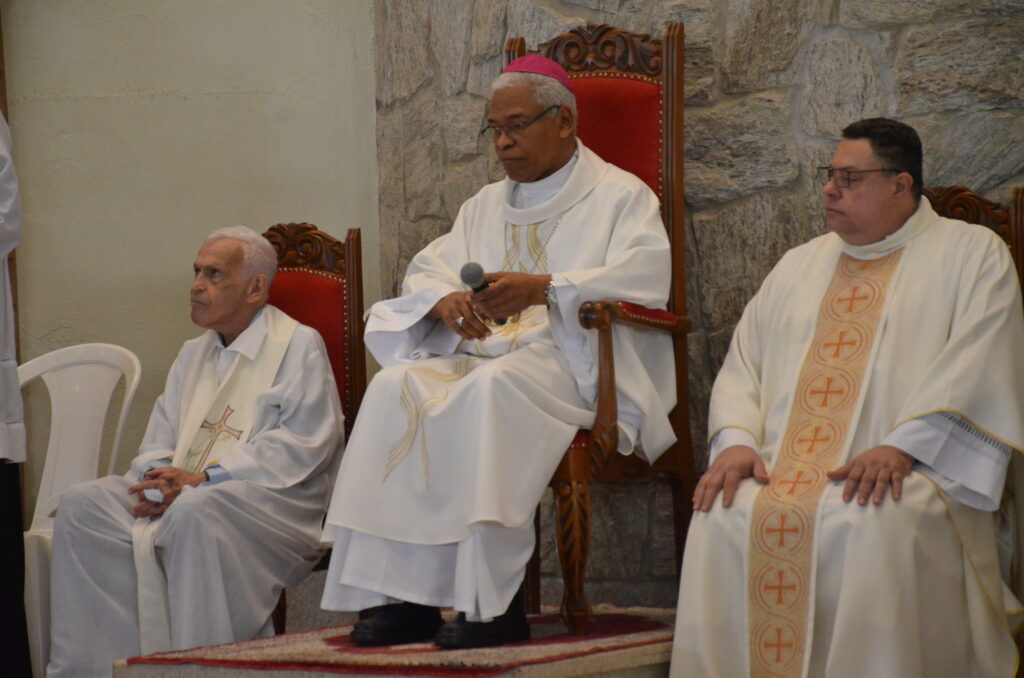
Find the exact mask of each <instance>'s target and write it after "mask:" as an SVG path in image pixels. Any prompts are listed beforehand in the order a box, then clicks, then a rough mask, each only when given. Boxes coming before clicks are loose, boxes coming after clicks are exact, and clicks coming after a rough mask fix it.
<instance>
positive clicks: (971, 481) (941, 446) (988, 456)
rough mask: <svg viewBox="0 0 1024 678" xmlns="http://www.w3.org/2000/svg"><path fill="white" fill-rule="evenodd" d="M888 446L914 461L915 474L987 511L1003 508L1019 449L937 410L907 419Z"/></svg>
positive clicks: (962, 501) (965, 502)
mask: <svg viewBox="0 0 1024 678" xmlns="http://www.w3.org/2000/svg"><path fill="white" fill-rule="evenodd" d="M882 442H883V444H884V445H892V446H893V447H896V448H899V449H900V450H903V451H904V452H906V453H907V454H909V455H910V456H912V457H914V459H916V460H917V462H918V463H916V464H914V470H916V471H920V472H921V473H924V474H925V475H926V476H928V477H929V478H931V479H932V480H934V481H935V483H936V484H937V485H938V486H939V487H941V488H942V491H943V492H945V493H946V494H948V495H949V496H950V497H952V498H953V499H955V500H956V501H959V502H960V503H962V504H965V505H967V506H970V507H972V508H976V509H980V510H982V511H995V510H997V509H998V508H999V502H1000V498H1001V497H1002V495H1003V485H1004V484H1005V482H1006V469H1007V465H1008V464H1009V463H1010V456H1011V454H1012V452H1013V450H1012V449H1011V448H1010V447H1009V446H1008V445H1005V444H1003V443H1002V442H1000V441H998V440H996V439H994V438H992V437H991V436H987V435H985V434H984V433H982V432H981V431H978V430H976V429H974V427H972V426H971V425H970V424H969V423H968V422H966V421H964V420H963V419H961V418H960V417H958V416H956V415H955V414H952V413H950V412H933V413H932V414H927V415H925V416H923V417H919V418H917V419H911V420H909V421H905V422H903V423H902V424H900V425H899V426H897V427H896V428H895V429H893V430H892V432H890V433H889V435H887V436H886V437H885V440H884V441H882Z"/></svg>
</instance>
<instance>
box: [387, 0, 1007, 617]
mask: <svg viewBox="0 0 1024 678" xmlns="http://www.w3.org/2000/svg"><path fill="white" fill-rule="evenodd" d="M376 8H377V15H376V22H377V23H376V31H377V36H376V37H377V41H376V45H377V69H378V85H377V116H378V117H377V142H378V149H379V151H378V152H379V178H380V228H381V233H380V242H381V261H380V271H381V289H382V290H385V291H387V290H391V291H397V289H398V285H399V283H400V280H401V275H402V272H403V271H404V269H405V266H406V264H407V263H408V261H409V259H410V257H411V256H412V255H413V254H414V253H415V252H416V251H417V250H419V249H420V248H421V247H422V246H423V245H425V244H426V243H427V242H429V241H430V240H431V239H433V238H435V237H437V236H438V235H440V234H442V233H444V232H445V231H446V230H447V229H448V228H449V226H450V224H451V221H452V219H453V218H454V216H455V213H456V211H457V210H458V207H459V205H460V203H461V202H462V201H463V200H465V199H466V198H468V197H469V196H471V195H472V194H473V193H474V192H476V190H478V189H479V187H480V186H481V185H483V184H484V183H486V182H487V181H493V180H497V179H499V178H501V171H500V167H498V166H496V164H495V162H494V160H493V158H492V155H491V153H490V149H489V148H488V146H487V144H486V143H483V142H482V141H481V140H479V139H478V138H477V135H476V132H477V130H478V129H479V128H480V127H482V126H483V124H484V119H485V117H486V114H485V110H486V99H485V97H486V93H487V86H488V84H489V82H490V80H491V79H492V78H493V77H494V76H495V75H496V74H497V73H498V72H499V71H500V68H501V65H502V56H501V49H502V46H503V45H504V42H505V40H506V39H507V38H508V37H511V36H518V35H521V36H524V37H525V38H526V41H527V45H528V46H529V47H531V48H532V47H535V46H536V45H537V44H538V42H543V41H545V40H547V39H550V38H551V37H552V36H554V35H556V34H557V33H560V32H562V31H564V30H566V29H569V28H571V27H573V26H576V25H579V24H581V23H586V22H593V23H610V24H614V25H617V26H620V27H623V28H629V29H631V30H634V31H639V32H644V33H651V34H660V32H661V30H662V29H661V27H662V26H663V25H664V24H665V22H668V21H683V22H685V23H686V49H687V57H686V67H687V74H686V89H687V110H686V127H687V131H686V197H687V201H688V214H687V230H688V256H689V265H688V280H687V286H688V303H689V308H690V314H691V316H692V317H693V321H694V329H693V333H692V335H691V336H690V360H691V362H690V372H691V373H690V397H691V402H690V410H691V417H692V419H693V425H694V426H693V429H694V434H695V437H696V438H697V441H696V447H697V449H698V455H699V457H700V459H701V460H703V458H704V456H705V449H706V446H705V444H704V442H703V438H704V436H705V433H706V410H707V400H708V392H709V389H710V384H711V381H712V379H713V377H714V374H715V372H716V370H717V369H718V366H719V365H720V363H721V360H722V358H723V356H724V353H725V351H726V349H727V346H728V342H729V338H730V336H731V334H732V330H733V327H734V324H735V322H736V320H737V319H738V318H739V315H740V313H741V311H742V309H743V306H744V304H745V303H746V302H747V300H748V299H749V298H750V296H751V295H752V294H753V293H754V291H755V290H756V289H757V286H758V285H759V283H760V281H761V279H762V278H763V277H764V276H765V274H767V273H768V271H769V270H770V268H771V267H772V265H773V264H774V263H775V261H776V260H777V259H778V258H779V257H780V256H781V255H782V253H783V252H785V251H786V250H787V249H788V248H790V247H792V246H794V245H797V244H799V243H801V242H803V241H806V240H808V239H809V238H811V237H813V236H814V235H816V234H818V233H820V232H822V231H823V228H824V221H823V218H822V211H821V207H822V205H821V203H822V199H821V193H820V184H819V182H818V179H817V178H816V176H815V172H814V167H815V166H818V165H823V164H827V162H828V160H829V158H830V155H831V151H832V148H833V146H834V144H835V142H836V140H837V139H838V136H839V131H840V130H841V129H842V127H843V126H844V125H846V124H847V123H848V122H852V121H853V120H856V119H859V118H863V117H871V116H876V115H885V116H890V117H895V118H899V119H902V120H906V121H907V122H909V123H910V124H912V125H914V126H915V127H916V128H917V129H918V131H919V132H920V133H921V137H922V139H923V141H924V145H925V182H926V184H928V185H950V184H954V183H957V184H964V185H967V186H970V187H972V188H974V189H975V190H976V191H978V192H980V193H982V194H984V195H986V196H987V197H990V198H993V199H996V200H1001V201H1005V200H1006V199H1008V198H1009V195H1010V191H1011V187H1013V186H1017V185H1024V2H1022V0H792V1H785V2H779V1H778V0H572V1H570V0H509V1H508V2H506V1H504V0H377V3H376ZM593 500H594V520H593V533H594V534H593V554H592V557H591V561H590V566H589V569H588V576H589V584H588V593H589V595H590V597H591V601H592V602H615V603H619V604H641V605H663V606H669V605H673V604H674V601H675V586H676V581H675V580H676V577H675V573H674V564H673V555H672V534H671V523H672V520H671V515H672V512H671V501H670V493H669V492H668V491H667V488H666V487H664V486H662V485H660V484H657V483H654V484H647V485H642V486H628V487H610V488H609V487H599V488H595V490H594V492H593ZM542 516H543V521H544V524H545V528H544V536H543V541H542V553H543V556H544V557H543V569H544V573H545V575H544V582H545V585H544V597H545V601H546V602H557V600H558V597H559V591H560V585H559V583H558V578H557V575H558V565H557V558H556V556H555V554H554V549H553V541H552V529H551V520H552V516H551V504H550V500H549V499H546V500H545V503H544V504H543V505H542Z"/></svg>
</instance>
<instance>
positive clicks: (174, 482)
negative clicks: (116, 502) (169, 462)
mask: <svg viewBox="0 0 1024 678" xmlns="http://www.w3.org/2000/svg"><path fill="white" fill-rule="evenodd" d="M206 480H207V476H206V473H205V472H203V471H200V472H198V473H189V472H188V471H185V470H182V469H180V468H175V467H173V466H164V467H161V468H155V469H153V470H151V471H148V472H147V473H146V475H145V479H144V480H143V481H142V482H141V483H138V484H136V485H132V486H131V487H129V488H128V494H137V495H139V503H138V504H136V505H135V506H133V507H132V513H133V514H134V515H136V516H139V517H140V518H141V517H146V516H158V515H162V514H163V512H164V511H166V510H167V509H168V507H170V505H171V504H172V503H173V502H174V500H175V499H177V497H178V495H179V494H181V491H182V490H183V489H185V487H186V486H187V485H191V486H193V487H195V486H197V485H199V484H201V483H203V482H205V481H206ZM151 487H152V488H156V489H158V490H160V492H162V493H163V495H164V500H163V501H162V502H153V501H149V500H148V499H145V498H144V497H143V496H142V493H143V491H144V490H146V489H148V488H151Z"/></svg>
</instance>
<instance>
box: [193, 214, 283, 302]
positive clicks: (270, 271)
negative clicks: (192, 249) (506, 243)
mask: <svg viewBox="0 0 1024 678" xmlns="http://www.w3.org/2000/svg"><path fill="white" fill-rule="evenodd" d="M225 238H231V239H232V240H240V241H241V242H242V271H243V272H244V273H245V277H246V278H251V277H253V276H254V275H258V274H260V273H262V274H263V275H265V276H267V287H268V288H269V287H270V283H272V282H274V274H275V273H277V252H276V251H275V250H274V246H273V245H271V244H270V241H269V240H267V239H266V238H264V237H263V236H262V235H260V234H259V233H257V232H256V231H254V230H252V229H251V228H249V227H248V226H226V227H224V228H218V229H217V230H216V231H214V232H213V233H211V234H210V235H208V236H206V239H205V240H203V245H208V244H210V243H211V242H214V241H216V240H223V239H225Z"/></svg>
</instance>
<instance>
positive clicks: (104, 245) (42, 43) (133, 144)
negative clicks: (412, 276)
mask: <svg viewBox="0 0 1024 678" xmlns="http://www.w3.org/2000/svg"><path fill="white" fill-rule="evenodd" d="M0 12H2V19H3V40H4V47H5V54H6V65H7V74H8V96H9V102H10V126H11V130H12V135H13V138H14V153H15V156H14V159H15V165H16V168H17V170H18V174H19V177H20V179H21V190H22V198H23V202H24V212H25V224H24V237H23V241H22V245H21V246H20V247H19V248H18V250H17V257H18V288H19V297H20V333H21V357H22V360H27V359H30V358H33V357H35V356H38V355H41V354H43V353H45V352H47V351H50V350H53V349H56V348H59V347H62V346H67V345H70V344H75V343H80V342H89V341H104V342H112V343H116V344H121V345H123V346H126V347H128V348H129V349H131V350H132V351H134V352H135V353H136V354H137V355H138V356H139V358H140V360H141V361H142V366H143V379H142V384H141V387H140V389H139V393H138V395H137V398H136V401H135V403H136V404H135V408H134V412H133V414H132V417H131V420H130V422H129V426H128V429H127V434H126V438H125V446H124V449H123V451H122V459H123V460H124V461H127V460H128V459H130V458H131V456H133V454H134V450H135V448H136V447H137V445H138V443H139V441H140V440H141V437H142V434H143V431H144V429H145V422H146V419H147V417H148V413H149V410H150V408H151V407H152V404H153V401H154V400H155V398H156V397H157V395H159V393H160V391H161V390H162V386H163V380H164V377H165V375H166V371H167V368H168V367H169V365H170V363H171V361H172V360H173V358H174V356H175V354H176V352H177V350H178V348H179V346H180V345H181V343H182V341H183V340H185V339H187V338H189V337H191V336H195V335H196V334H198V330H197V328H195V327H194V326H193V325H192V324H191V323H190V322H189V318H188V310H189V309H188V303H187V294H188V285H189V281H190V278H191V262H192V258H193V256H194V255H195V252H196V249H197V247H198V244H199V242H200V241H201V239H202V237H203V235H205V233H207V232H209V231H210V230H212V229H213V228H216V227H219V226H225V225H233V224H246V225H249V226H252V227H253V228H255V229H257V230H264V229H265V228H266V227H268V226H271V225H273V224H275V223H278V222H284V221H308V222H312V223H315V224H317V225H318V226H320V228H322V229H323V230H325V231H327V232H329V233H331V234H333V235H335V236H338V237H341V236H343V235H344V233H345V231H346V229H348V228H351V227H361V228H362V229H363V238H364V246H363V248H364V266H365V269H366V270H365V279H366V284H367V293H366V294H367V298H368V299H369V300H374V299H377V298H378V297H379V291H378V290H379V283H378V279H379V275H378V273H377V256H376V254H375V253H376V251H377V221H378V217H377V171H376V143H375V122H374V121H375V114H374V84H375V76H374V52H373V5H372V3H370V2H364V1H362V0H289V1H288V2H281V1H279V0H201V1H200V0H170V1H169V0H105V1H104V2H95V1H92V0H64V1H61V2H37V1H35V0H3V1H2V2H0ZM27 405H28V412H29V416H30V417H31V418H32V420H33V422H34V424H33V426H32V429H31V431H30V436H31V438H30V444H31V445H32V449H31V451H30V457H29V461H28V463H27V464H26V467H25V473H26V489H27V490H28V492H27V494H28V496H26V504H27V505H28V506H32V505H33V503H31V502H34V496H35V488H36V486H37V485H38V480H39V477H40V474H41V471H42V468H41V463H42V452H43V450H42V448H44V447H45V443H46V432H45V429H44V428H41V427H40V421H41V420H42V419H45V418H46V416H47V412H46V410H47V406H46V400H45V395H43V393H42V389H41V388H40V389H39V390H38V391H36V390H33V392H31V393H30V394H29V397H28V403H27ZM44 426H45V424H44ZM123 465H124V464H122V466H123Z"/></svg>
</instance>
